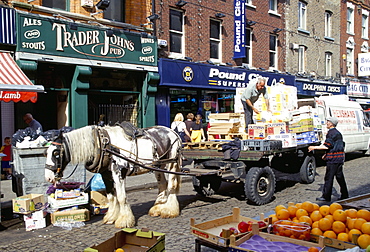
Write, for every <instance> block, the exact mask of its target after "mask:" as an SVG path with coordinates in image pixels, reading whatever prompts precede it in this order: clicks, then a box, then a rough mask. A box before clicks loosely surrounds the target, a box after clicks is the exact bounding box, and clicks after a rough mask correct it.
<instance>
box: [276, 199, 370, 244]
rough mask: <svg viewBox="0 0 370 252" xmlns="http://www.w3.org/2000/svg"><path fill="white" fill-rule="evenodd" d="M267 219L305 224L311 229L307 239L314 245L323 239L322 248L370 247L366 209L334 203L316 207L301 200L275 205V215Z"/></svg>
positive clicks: (369, 213) (316, 205)
mask: <svg viewBox="0 0 370 252" xmlns="http://www.w3.org/2000/svg"><path fill="white" fill-rule="evenodd" d="M269 217H270V218H271V222H272V223H279V222H280V223H281V222H283V221H290V222H293V223H304V224H305V225H308V226H309V227H310V228H311V230H310V240H311V241H314V242H318V240H319V238H320V237H324V238H325V239H324V245H326V246H330V247H334V248H337V249H349V248H353V247H355V246H356V245H358V246H360V247H361V248H366V247H367V246H368V245H370V211H368V210H367V209H360V210H356V209H353V208H351V209H343V207H342V206H341V205H340V204H338V203H336V202H334V203H332V204H330V205H322V206H319V205H318V204H316V203H312V202H310V201H305V202H303V203H297V204H294V203H289V204H288V205H287V206H284V205H279V206H276V208H275V214H272V215H270V216H269ZM278 231H280V232H277V234H279V235H282V234H284V232H285V233H286V235H287V234H290V237H293V236H295V235H294V234H296V233H293V232H292V231H290V232H289V231H287V229H285V230H284V229H283V228H280V230H278ZM286 235H285V236H286ZM292 235H293V236H292ZM297 236H298V234H297ZM295 237H296V236H295ZM296 238H297V237H296ZM298 239H306V237H305V236H299V237H298Z"/></svg>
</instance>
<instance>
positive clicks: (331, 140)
mask: <svg viewBox="0 0 370 252" xmlns="http://www.w3.org/2000/svg"><path fill="white" fill-rule="evenodd" d="M337 124H338V119H337V118H335V117H328V118H327V119H326V127H327V128H328V129H329V131H328V133H327V134H326V139H325V142H324V143H323V144H322V145H320V146H309V147H308V151H312V150H326V154H325V155H324V157H323V159H324V160H326V172H325V177H324V181H325V183H324V188H323V191H322V196H321V197H319V198H316V200H318V201H330V200H331V193H332V190H333V183H334V177H335V178H336V179H337V182H338V184H339V186H340V193H341V197H340V199H346V198H348V189H347V184H346V180H345V179H344V174H343V163H344V142H343V137H342V134H341V133H340V132H339V131H338V130H337V129H336V128H335V127H336V126H337Z"/></svg>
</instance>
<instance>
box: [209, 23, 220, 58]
mask: <svg viewBox="0 0 370 252" xmlns="http://www.w3.org/2000/svg"><path fill="white" fill-rule="evenodd" d="M210 58H211V59H218V60H221V22H220V21H217V20H212V19H211V22H210Z"/></svg>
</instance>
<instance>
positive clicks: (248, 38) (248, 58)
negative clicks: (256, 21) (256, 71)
mask: <svg viewBox="0 0 370 252" xmlns="http://www.w3.org/2000/svg"><path fill="white" fill-rule="evenodd" d="M243 63H245V64H248V65H249V66H252V29H245V58H243Z"/></svg>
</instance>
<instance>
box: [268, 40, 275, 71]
mask: <svg viewBox="0 0 370 252" xmlns="http://www.w3.org/2000/svg"><path fill="white" fill-rule="evenodd" d="M269 53H270V64H269V67H270V68H275V69H276V68H277V36H276V35H272V34H270V45H269Z"/></svg>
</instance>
